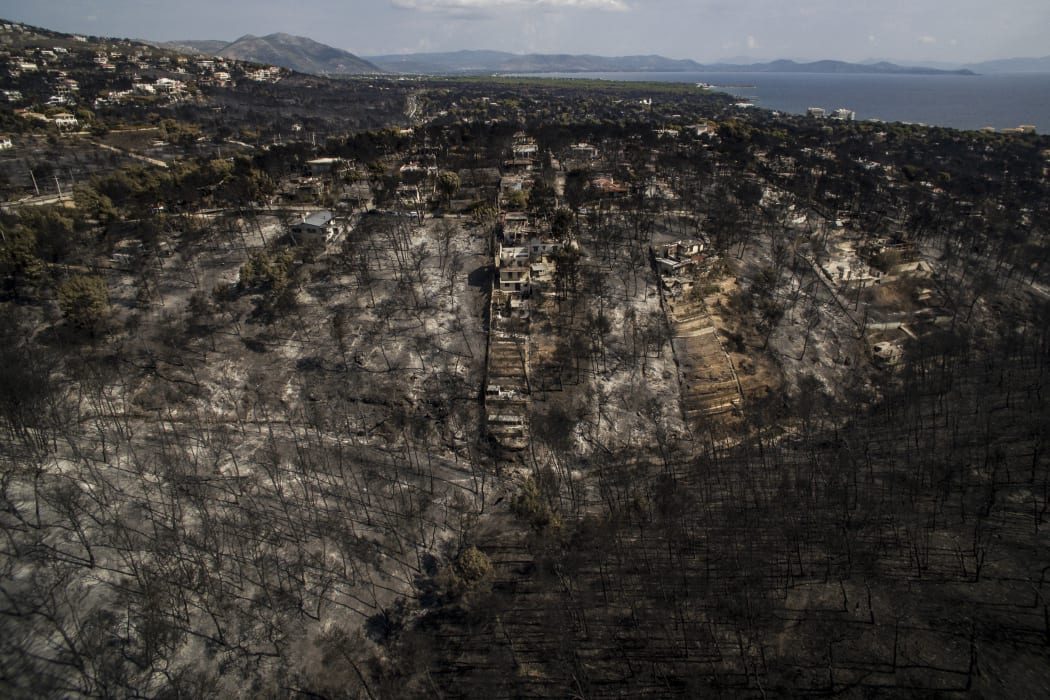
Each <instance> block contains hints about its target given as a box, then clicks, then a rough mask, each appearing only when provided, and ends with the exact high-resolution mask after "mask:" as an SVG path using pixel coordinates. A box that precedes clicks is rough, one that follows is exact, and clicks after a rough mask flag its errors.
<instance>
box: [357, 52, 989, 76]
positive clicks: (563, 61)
mask: <svg viewBox="0 0 1050 700" xmlns="http://www.w3.org/2000/svg"><path fill="white" fill-rule="evenodd" d="M365 58H366V60H368V61H370V62H372V63H374V64H375V65H377V66H379V67H380V68H383V69H384V70H387V71H390V72H396V73H421V74H448V73H454V74H455V73H460V74H470V73H508V72H515V73H545V72H547V73H572V72H600V71H608V72H705V71H710V72H742V73H751V72H760V73H858V74H859V73H885V74H901V75H937V74H955V75H973V74H974V73H973V71H972V70H969V69H965V68H960V69H953V70H945V69H938V68H929V67H923V66H902V65H898V64H895V63H890V62H888V61H881V62H878V63H869V64H861V63H850V62H847V61H833V60H824V61H812V62H808V63H799V62H796V61H790V60H785V59H781V60H776V61H768V62H760V63H747V64H742V63H710V64H702V63H698V62H697V61H694V60H692V59H672V58H666V57H664V56H659V55H655V54H645V55H633V56H611V57H610V56H595V55H591V54H514V53H509V52H505V51H449V52H435V53H414V54H387V55H379V56H368V57H365Z"/></svg>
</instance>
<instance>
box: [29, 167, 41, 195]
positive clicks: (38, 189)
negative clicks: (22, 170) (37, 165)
mask: <svg viewBox="0 0 1050 700" xmlns="http://www.w3.org/2000/svg"><path fill="white" fill-rule="evenodd" d="M29 177H31V178H33V189H34V190H36V196H37V197H39V196H40V188H39V187H37V184H36V175H34V174H33V169H32V168H30V169H29Z"/></svg>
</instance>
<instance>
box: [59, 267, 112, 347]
mask: <svg viewBox="0 0 1050 700" xmlns="http://www.w3.org/2000/svg"><path fill="white" fill-rule="evenodd" d="M58 305H59V307H60V308H61V309H62V315H63V317H65V319H66V320H67V321H68V322H69V323H70V324H71V325H72V326H74V327H75V328H79V329H82V330H88V331H91V334H92V335H94V334H95V332H96V331H97V330H98V328H99V326H100V325H101V324H102V322H103V321H105V320H106V318H107V317H108V316H109V290H107V289H106V280H105V279H104V278H102V277H98V276H95V275H76V276H74V277H70V278H69V279H67V280H66V281H65V282H63V283H62V284H60V285H59V286H58Z"/></svg>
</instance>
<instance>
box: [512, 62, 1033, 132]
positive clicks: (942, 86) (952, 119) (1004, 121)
mask: <svg viewBox="0 0 1050 700" xmlns="http://www.w3.org/2000/svg"><path fill="white" fill-rule="evenodd" d="M529 75H535V76H537V77H560V78H589V79H599V80H620V81H658V82H682V83H707V84H710V85H714V86H718V87H716V88H715V89H717V90H721V91H723V92H728V93H730V94H732V95H735V96H737V97H740V98H742V99H746V100H749V101H751V102H753V103H754V104H755V106H758V107H764V108H766V109H772V110H778V111H781V112H788V113H791V114H805V112H806V109H808V108H809V107H823V108H824V109H826V110H827V111H828V112H830V111H831V110H833V109H837V108H840V107H843V108H846V109H850V110H853V111H854V112H856V115H857V117H856V118H857V119H881V120H883V121H900V122H912V123H919V124H929V125H935V126H947V127H952V128H955V129H980V128H982V127H986V126H991V127H995V128H996V129H1004V128H1007V127H1014V126H1019V125H1021V124H1031V125H1034V126H1035V127H1036V130H1037V131H1038V132H1039V133H1041V134H1046V133H1050V74H1046V73H996V74H988V75H972V76H970V75H881V74H870V75H869V74H858V75H853V74H851V75H841V74H828V73H714V72H711V73H709V72H695V73H694V72H683V73H604V72H603V73H544V74H529Z"/></svg>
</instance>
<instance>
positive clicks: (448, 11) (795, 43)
mask: <svg viewBox="0 0 1050 700" xmlns="http://www.w3.org/2000/svg"><path fill="white" fill-rule="evenodd" d="M2 14H3V15H4V16H5V17H6V18H7V19H10V20H13V21H18V22H24V23H27V24H32V25H37V26H41V27H46V28H48V29H53V30H55V31H62V32H69V33H80V34H93V35H98V36H115V37H128V38H134V39H143V40H150V41H174V40H194V39H217V40H226V41H233V40H234V39H236V38H238V37H240V36H243V35H245V34H255V35H266V34H271V33H274V32H287V33H289V34H295V35H300V36H306V37H309V38H311V39H314V40H315V41H319V42H322V43H325V44H328V45H330V46H334V47H337V48H341V49H345V50H347V51H350V52H352V53H355V54H358V55H361V56H368V55H380V54H396V53H413V52H430V51H435V52H436V51H456V50H461V49H498V50H502V51H510V52H514V53H572V54H583V53H588V54H596V55H602V56H624V55H631V54H660V55H663V56H667V57H670V58H691V59H694V60H697V61H701V62H713V61H724V60H740V59H741V58H746V59H747V60H753V61H768V60H774V59H781V58H784V59H794V60H798V61H812V60H819V59H836V60H844V61H856V62H861V61H868V60H890V61H894V62H912V63H920V62H940V63H956V64H962V63H975V62H980V61H985V60H993V59H1002V58H1013V57H1021V56H1043V55H1046V54H1047V53H1050V47H1048V46H1047V44H1046V38H1045V37H1046V33H1047V30H1048V29H1050V4H1048V3H1046V2H1045V1H1041V0H1004V1H1003V2H1001V3H999V4H998V5H996V6H995V8H994V10H990V9H989V8H988V6H987V4H986V3H978V2H977V1H976V0H926V1H924V2H923V3H921V6H915V4H914V3H912V2H911V0H888V1H887V2H884V3H880V4H878V5H877V6H876V5H875V4H874V3H870V2H863V1H861V0H837V1H835V0H805V1H803V2H795V3H789V4H785V3H781V2H777V1H776V0H734V1H733V2H728V1H727V0H359V1H356V2H354V3H353V4H352V5H347V4H344V3H341V2H337V1H336V0H307V1H306V2H302V3H298V4H288V3H277V2H271V1H268V0H267V1H262V2H247V1H246V0H230V1H229V2H223V3H215V2H204V1H203V0H185V2H182V3H179V4H175V3H164V2H158V1H157V0H86V1H84V0H10V1H9V2H6V3H5V7H4V8H3V10H2Z"/></svg>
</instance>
